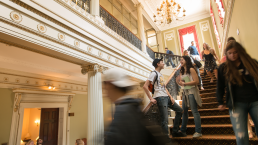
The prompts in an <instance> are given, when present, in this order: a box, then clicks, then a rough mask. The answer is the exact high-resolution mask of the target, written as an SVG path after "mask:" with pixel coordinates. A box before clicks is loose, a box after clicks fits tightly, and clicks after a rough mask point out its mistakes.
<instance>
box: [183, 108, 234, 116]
mask: <svg viewBox="0 0 258 145" xmlns="http://www.w3.org/2000/svg"><path fill="white" fill-rule="evenodd" d="M198 111H199V113H200V115H201V116H219V115H228V114H229V110H228V109H225V110H223V111H220V110H219V109H218V108H214V109H198ZM188 114H189V116H191V117H192V116H193V114H192V110H188Z"/></svg>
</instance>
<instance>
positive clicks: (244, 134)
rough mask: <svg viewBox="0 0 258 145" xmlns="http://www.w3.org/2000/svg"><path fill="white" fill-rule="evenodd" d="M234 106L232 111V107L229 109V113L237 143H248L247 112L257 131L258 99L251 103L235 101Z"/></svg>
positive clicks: (246, 144)
mask: <svg viewBox="0 0 258 145" xmlns="http://www.w3.org/2000/svg"><path fill="white" fill-rule="evenodd" d="M234 107H235V110H234V111H233V112H232V109H229V114H230V120H231V123H232V125H233V130H234V132H235V136H236V142H237V145H249V134H248V129H247V121H248V113H249V114H250V116H251V118H252V120H253V122H254V125H255V130H256V131H258V115H257V112H258V101H256V102H251V103H243V102H235V105H234ZM256 134H257V133H256Z"/></svg>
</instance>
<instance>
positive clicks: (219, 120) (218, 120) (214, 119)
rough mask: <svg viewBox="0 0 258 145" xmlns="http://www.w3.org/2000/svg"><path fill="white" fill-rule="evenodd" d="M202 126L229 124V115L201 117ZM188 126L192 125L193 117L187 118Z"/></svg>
mask: <svg viewBox="0 0 258 145" xmlns="http://www.w3.org/2000/svg"><path fill="white" fill-rule="evenodd" d="M201 122H202V124H203V125H204V124H231V121H230V116H229V115H219V116H218V115H215V116H201ZM187 124H188V125H194V117H188V123H187Z"/></svg>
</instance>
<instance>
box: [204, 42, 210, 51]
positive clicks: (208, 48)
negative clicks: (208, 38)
mask: <svg viewBox="0 0 258 145" xmlns="http://www.w3.org/2000/svg"><path fill="white" fill-rule="evenodd" d="M203 44H205V45H206V48H207V50H210V49H211V47H210V45H209V44H208V43H206V42H204V43H203ZM203 50H205V48H204V47H203Z"/></svg>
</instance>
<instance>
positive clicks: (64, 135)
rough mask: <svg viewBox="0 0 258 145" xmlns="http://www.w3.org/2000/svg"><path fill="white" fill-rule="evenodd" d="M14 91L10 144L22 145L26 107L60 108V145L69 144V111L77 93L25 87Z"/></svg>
mask: <svg viewBox="0 0 258 145" xmlns="http://www.w3.org/2000/svg"><path fill="white" fill-rule="evenodd" d="M14 92H15V98H14V105H13V108H14V109H13V115H12V124H11V131H10V138H9V144H12V145H20V142H21V134H22V125H23V117H24V109H25V108H59V122H58V145H69V141H70V118H69V117H68V113H69V112H70V108H71V103H72V99H73V96H74V95H75V94H73V93H67V92H65V93H63V92H49V91H42V90H41V91H35V90H32V91H29V90H26V91H24V90H23V89H22V90H17V89H16V90H14ZM26 95H28V96H26ZM42 95H44V96H45V97H46V98H42ZM31 96H33V97H31ZM37 100H38V101H37ZM44 100H46V101H44ZM64 100H66V101H64ZM16 109H17V110H16ZM15 110H16V111H15ZM61 124H62V125H61Z"/></svg>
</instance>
